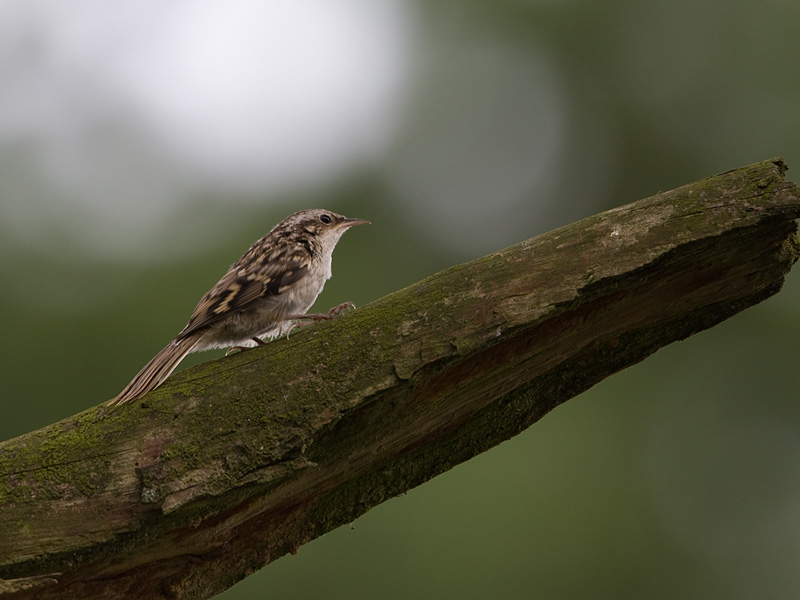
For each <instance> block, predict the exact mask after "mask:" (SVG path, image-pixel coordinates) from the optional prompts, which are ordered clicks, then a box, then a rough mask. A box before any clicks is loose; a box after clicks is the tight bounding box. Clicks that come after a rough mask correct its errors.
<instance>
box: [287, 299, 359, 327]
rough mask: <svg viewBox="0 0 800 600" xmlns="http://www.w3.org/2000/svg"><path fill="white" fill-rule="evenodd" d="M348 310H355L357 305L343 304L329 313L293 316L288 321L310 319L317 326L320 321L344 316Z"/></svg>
mask: <svg viewBox="0 0 800 600" xmlns="http://www.w3.org/2000/svg"><path fill="white" fill-rule="evenodd" d="M348 308H350V309H353V310H355V308H356V305H355V304H353V303H352V302H342V303H341V304H340V305H339V306H334V307H333V308H332V309H330V310H329V311H328V312H327V313H311V314H305V315H291V316H288V317H286V320H287V321H288V320H296V321H299V320H302V319H308V320H311V321H313V322H314V323H313V324H314V325H316V324H317V323H319V322H320V321H328V320H330V319H333V318H335V317H338V316H339V315H340V314H342V313H343V312H344V311H346V310H347V309H348ZM290 331H291V330H290Z"/></svg>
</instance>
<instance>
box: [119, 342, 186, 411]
mask: <svg viewBox="0 0 800 600" xmlns="http://www.w3.org/2000/svg"><path fill="white" fill-rule="evenodd" d="M199 341H200V338H199V337H198V336H191V335H190V336H188V337H185V338H182V339H175V340H172V341H171V342H170V343H169V344H167V345H166V347H165V348H164V349H163V350H162V351H161V352H159V353H158V354H156V355H155V356H154V357H153V358H152V359H150V362H149V363H147V364H146V365H145V366H144V367H142V370H141V371H139V373H137V374H136V377H134V378H133V379H131V382H130V383H129V384H128V385H126V386H125V389H124V390H122V391H121V392H120V393H119V394H118V395H117V397H116V398H114V399H113V400H111V401H110V402H109V403H108V405H109V406H114V405H119V404H125V403H126V402H130V401H132V400H136V399H137V398H140V397H141V396H144V395H145V394H146V393H147V392H149V391H150V390H154V389H156V388H157V387H158V386H159V385H161V383H162V382H163V381H164V380H165V379H166V378H167V377H169V376H170V374H171V373H172V372H173V371H174V370H175V367H177V366H178V364H179V363H180V362H181V361H182V360H183V358H184V357H185V356H186V355H187V354H189V352H191V351H192V349H193V348H194V347H195V346H196V345H197V342H199Z"/></svg>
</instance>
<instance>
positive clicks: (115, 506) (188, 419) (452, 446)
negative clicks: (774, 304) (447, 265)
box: [0, 159, 800, 599]
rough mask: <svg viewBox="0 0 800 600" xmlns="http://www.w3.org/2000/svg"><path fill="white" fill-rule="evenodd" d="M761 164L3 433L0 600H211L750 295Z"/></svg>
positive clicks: (780, 216)
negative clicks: (135, 397)
mask: <svg viewBox="0 0 800 600" xmlns="http://www.w3.org/2000/svg"><path fill="white" fill-rule="evenodd" d="M784 170H785V166H784V164H783V162H782V161H781V160H779V159H776V160H772V161H766V162H763V163H759V164H755V165H751V166H749V167H745V168H742V169H738V170H736V171H731V172H729V173H725V174H722V175H718V176H716V177H711V178H709V179H705V180H702V181H699V182H696V183H693V184H691V185H687V186H684V187H682V188H679V189H677V190H673V191H671V192H666V193H663V194H658V195H657V196H654V197H652V198H648V199H645V200H641V201H639V202H636V203H633V204H629V205H627V206H623V207H620V208H617V209H614V210H610V211H607V212H604V213H602V214H599V215H596V216H594V217H591V218H588V219H584V220H583V221H580V222H578V223H574V224H572V225H569V226H566V227H562V228H560V229H557V230H555V231H552V232H550V233H547V234H545V235H541V236H538V237H536V238H533V239H531V240H527V241H525V242H522V243H520V244H517V245H516V246H513V247H511V248H507V249H505V250H501V251H500V252H496V253H494V254H491V255H489V256H486V257H484V258H481V259H479V260H476V261H473V262H470V263H467V264H463V265H459V266H456V267H453V268H451V269H448V270H446V271H443V272H441V273H438V274H436V275H434V276H432V277H430V278H428V279H425V280H424V281H421V282H419V283H417V284H415V285H413V286H411V287H409V288H406V289H404V290H401V291H399V292H396V293H394V294H391V295H389V296H386V297H385V298H382V299H380V300H378V301H376V302H373V303H372V304H370V305H368V306H365V307H363V308H360V309H359V310H357V311H355V312H354V313H351V314H348V315H345V316H343V317H341V318H340V319H337V320H335V321H332V322H329V323H323V324H321V325H319V326H315V327H313V328H309V329H306V330H303V331H295V332H294V333H293V334H292V336H291V339H290V340H281V341H278V342H274V343H271V344H269V345H268V346H266V347H264V348H258V349H255V350H252V351H249V352H244V353H241V354H238V355H235V356H231V357H228V358H224V359H220V360H217V361H213V362H209V363H206V364H203V365H200V366H198V367H194V368H191V369H187V370H186V371H183V372H182V373H180V374H178V375H176V376H173V377H172V378H171V379H170V380H169V381H168V382H167V383H166V384H164V385H163V386H162V387H161V388H159V389H158V390H156V391H155V392H153V393H150V394H148V395H147V396H146V397H145V398H144V399H143V400H141V401H138V402H135V403H132V404H131V405H126V406H123V407H121V408H117V409H109V408H108V407H106V406H105V405H104V404H101V405H100V406H97V407H95V408H92V409H89V410H87V411H85V412H83V413H81V414H78V415H76V416H74V417H71V418H69V419H65V420H64V421H62V422H60V423H56V424H54V425H51V426H49V427H46V428H44V429H41V430H39V431H35V432H32V433H29V434H27V435H23V436H20V437H18V438H16V439H13V440H10V441H7V442H3V443H2V444H0V578H2V580H0V591H2V592H5V594H2V595H3V597H4V598H5V597H8V598H44V599H47V598H82V599H90V598H103V599H111V598H145V597H146V598H207V597H210V596H213V595H214V594H216V593H218V592H219V591H221V590H224V589H226V588H227V587H229V586H231V585H232V584H234V583H235V582H236V581H238V580H240V579H241V578H243V577H245V576H246V575H247V574H249V573H251V572H252V571H254V570H255V569H258V568H260V567H262V566H263V565H265V564H267V563H268V562H270V561H271V560H274V559H276V558H278V557H280V556H281V555H283V554H285V553H287V552H293V551H295V550H296V549H297V548H298V547H299V546H300V545H301V544H304V543H305V542H307V541H309V540H311V539H313V538H315V537H317V536H319V535H321V534H322V533H325V532H326V531H329V530H330V529H332V528H334V527H337V526H339V525H341V524H344V523H348V522H350V521H352V520H353V519H355V518H356V517H358V516H359V515H361V514H362V513H364V512H365V511H367V510H368V509H369V508H371V507H372V506H375V505H376V504H378V503H380V502H382V501H383V500H386V499H388V498H390V497H392V496H395V495H397V494H399V493H402V492H404V491H406V490H408V489H409V488H411V487H414V486H416V485H419V484H420V483H423V482H424V481H426V480H428V479H430V478H431V477H433V476H435V475H437V474H438V473H441V472H443V471H445V470H447V469H449V468H451V467H452V466H454V465H456V464H458V463H460V462H462V461H465V460H467V459H469V458H470V457H472V456H474V455H476V454H478V453H479V452H482V451H484V450H486V449H488V448H490V447H492V446H494V445H496V444H498V443H499V442H501V441H503V440H505V439H508V438H509V437H511V436H513V435H514V434H516V433H518V432H520V431H522V430H524V429H525V428H527V427H528V426H530V425H531V424H532V423H534V422H535V421H536V420H538V419H539V418H540V417H541V416H542V415H544V414H545V413H547V412H548V411H549V410H550V409H552V408H553V407H555V406H556V405H558V404H559V403H561V402H564V401H565V400H567V399H569V398H571V397H572V396H575V395H576V394H579V393H580V392H582V391H584V390H586V389H587V388H588V387H590V386H592V385H593V384H595V383H597V382H598V381H600V380H601V379H603V378H605V377H607V376H608V375H610V374H612V373H614V372H616V371H618V370H620V369H622V368H624V367H626V366H628V365H631V364H633V363H635V362H638V361H640V360H642V359H643V358H645V357H646V356H648V355H649V354H651V353H652V352H654V351H656V350H657V349H658V348H659V347H661V346H664V345H665V344H668V343H670V342H672V341H675V340H680V339H683V338H686V337H687V336H689V335H692V334H693V333H696V332H698V331H701V330H703V329H706V328H708V327H711V326H713V325H714V324H716V323H718V322H720V321H722V320H724V319H726V318H728V317H729V316H731V315H733V314H735V313H737V312H739V311H740V310H742V309H744V308H746V307H748V306H751V305H753V304H756V303H757V302H760V301H761V300H763V299H765V298H767V297H769V296H771V295H772V294H774V293H776V292H777V291H778V290H779V289H780V287H781V285H782V283H783V278H784V276H785V274H786V273H787V272H788V270H789V269H790V267H791V265H792V264H793V263H794V262H795V260H796V259H797V257H798V253H799V252H800V250H799V248H798V241H797V238H796V236H795V231H796V224H795V219H797V218H798V217H799V216H800V194H799V193H798V189H797V187H796V186H794V184H792V183H790V182H787V181H785V180H784V178H783V172H784ZM387 260H393V258H392V257H387Z"/></svg>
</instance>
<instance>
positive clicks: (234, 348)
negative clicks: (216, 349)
mask: <svg viewBox="0 0 800 600" xmlns="http://www.w3.org/2000/svg"><path fill="white" fill-rule="evenodd" d="M250 339H251V340H253V341H254V342H255V343H256V344H258V345H259V346H266V345H267V342H265V341H264V340H262V339H261V338H257V337H255V336H253V337H251V338H250ZM253 348H255V346H252V347H250V346H231V347H230V348H228V349H227V350H226V351H225V356H228V355H229V354H230V353H231V352H233V351H234V350H238V351H239V352H242V351H243V350H252V349H253Z"/></svg>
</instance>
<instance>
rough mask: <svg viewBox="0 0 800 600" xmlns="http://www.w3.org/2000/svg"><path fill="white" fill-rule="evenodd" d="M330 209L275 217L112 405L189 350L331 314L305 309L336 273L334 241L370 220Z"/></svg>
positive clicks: (272, 333)
mask: <svg viewBox="0 0 800 600" xmlns="http://www.w3.org/2000/svg"><path fill="white" fill-rule="evenodd" d="M368 224H369V221H366V220H364V219H350V218H347V217H344V216H342V215H339V214H336V213H335V212H331V211H329V210H323V209H311V210H302V211H300V212H296V213H294V214H293V215H290V216H288V217H286V218H285V219H284V220H283V221H281V222H280V223H278V224H277V225H275V227H273V228H272V230H271V231H270V232H269V233H268V234H267V235H265V236H264V237H262V238H261V239H259V240H257V241H256V242H255V243H254V244H253V245H252V246H250V249H249V250H248V251H247V252H245V253H244V254H243V255H242V257H241V258H240V259H239V260H237V261H236V262H235V263H233V265H231V267H230V269H228V272H227V273H225V275H223V276H222V279H220V280H219V281H218V282H217V283H216V285H214V287H212V288H211V289H210V290H209V291H208V292H206V293H205V294H204V295H203V297H202V298H200V301H199V302H198V303H197V306H196V307H195V309H194V312H193V313H192V316H191V317H190V318H189V322H188V323H187V324H186V327H184V328H183V331H181V332H180V333H179V334H178V335H177V336H176V337H175V339H173V340H172V341H171V342H170V343H169V344H167V345H166V346H165V347H164V349H163V350H161V352H159V353H158V354H156V355H155V356H154V357H153V358H152V359H151V360H150V362H148V363H147V364H146V365H145V366H144V367H142V370H141V371H139V373H138V374H137V375H136V376H135V377H134V378H133V379H132V380H131V382H130V383H129V384H128V385H127V386H125V389H124V390H122V391H121V392H120V393H119V395H117V397H116V398H114V399H113V400H111V401H110V402H109V405H118V404H124V403H125V402H130V401H132V400H136V399H137V398H140V397H141V396H143V395H144V394H146V393H147V392H149V391H150V390H153V389H155V388H157V387H158V386H159V385H161V383H162V382H163V381H164V380H165V379H166V378H167V377H169V376H170V374H171V373H172V372H173V371H174V370H175V368H176V367H177V366H178V364H179V363H180V362H181V361H182V360H183V358H184V357H185V356H186V355H187V354H189V353H190V352H198V351H200V350H210V349H212V348H239V349H243V348H252V347H254V346H256V345H260V344H264V343H265V340H268V339H274V338H276V337H279V336H281V335H283V334H287V333H288V332H289V331H291V329H292V328H293V327H295V326H296V321H297V320H301V319H310V320H312V321H314V322H319V321H321V320H324V319H330V318H332V317H334V316H336V315H338V314H339V313H341V312H342V311H343V310H344V309H345V308H347V307H353V304H352V303H350V302H345V303H344V304H340V305H339V306H336V307H334V308H332V309H331V310H330V311H329V312H328V313H327V314H317V313H315V314H307V311H308V309H309V308H311V306H312V305H313V304H314V301H315V300H316V299H317V296H319V294H320V292H321V291H322V288H323V287H324V286H325V282H326V281H327V280H328V279H329V278H330V276H331V258H332V255H333V249H334V248H335V247H336V244H337V242H338V241H339V239H340V238H341V237H342V234H343V233H344V232H345V231H347V229H349V228H350V227H352V226H353V225H368Z"/></svg>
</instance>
